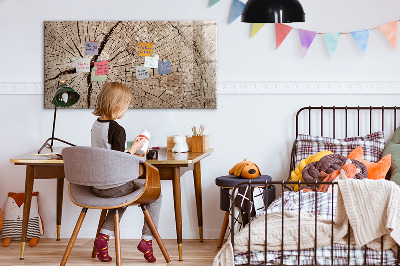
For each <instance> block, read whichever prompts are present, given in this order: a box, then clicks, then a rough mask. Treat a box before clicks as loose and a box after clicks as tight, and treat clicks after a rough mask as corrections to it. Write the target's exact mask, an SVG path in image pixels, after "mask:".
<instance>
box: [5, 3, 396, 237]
mask: <svg viewBox="0 0 400 266" xmlns="http://www.w3.org/2000/svg"><path fill="white" fill-rule="evenodd" d="M109 3H110V2H109V1H105V0H97V1H77V0H70V1H50V0H42V1H28V0H24V1H22V0H0V32H1V44H0V48H1V49H0V58H1V59H2V63H1V64H0V85H1V83H13V82H14V83H18V82H28V83H34V82H42V81H43V21H45V20H181V19H186V20H217V21H218V80H219V81H274V80H275V81H300V80H303V81H333V80H336V81H399V80H400V79H399V75H398V71H399V70H398V69H399V63H398V62H400V61H399V54H400V53H399V52H395V51H393V50H391V48H390V45H389V44H388V43H387V42H386V41H385V39H384V37H383V35H382V34H381V33H380V32H379V31H377V30H376V31H372V33H371V39H370V43H369V48H368V51H367V54H366V55H365V56H364V57H363V56H361V53H360V52H359V50H358V48H357V46H356V44H355V42H354V40H352V38H351V36H349V35H345V36H343V38H342V40H341V43H340V44H339V48H338V50H337V53H336V56H335V58H334V59H332V60H331V59H329V55H328V53H327V51H326V47H325V44H324V43H323V40H322V37H321V36H318V37H317V39H316V40H315V43H313V44H312V46H311V49H310V50H309V52H308V54H307V56H306V58H305V59H301V55H300V53H301V51H300V45H299V40H298V34H297V32H296V31H294V32H292V33H290V35H289V36H288V38H287V40H286V41H285V42H284V43H283V44H282V46H281V47H280V48H279V50H278V51H275V50H274V46H275V36H274V29H273V25H266V26H265V27H264V28H263V29H262V30H261V31H260V33H259V34H258V35H256V36H255V37H254V38H253V39H250V38H249V36H250V33H251V26H250V25H249V24H244V23H240V22H239V21H235V22H234V23H233V24H232V25H228V24H227V20H228V18H229V12H230V4H231V1H230V0H221V1H220V2H219V3H217V4H216V5H215V6H214V7H212V8H211V9H208V7H207V6H208V0H201V1H200V0H185V1H183V0H181V1H179V0H171V1H163V0H147V1H132V0H123V1H122V0H120V1H114V2H113V3H112V4H109ZM143 3H145V5H146V6H145V7H141V6H140V5H141V4H143ZM302 4H303V6H304V9H305V11H306V20H307V22H306V23H303V24H299V23H297V24H293V26H294V27H301V28H304V29H309V30H316V31H321V32H328V31H351V30H359V29H363V28H366V27H375V26H378V25H380V24H383V23H386V22H390V21H393V20H396V19H399V17H398V10H399V8H400V2H398V1H389V0H385V1H380V2H379V3H377V2H376V1H372V0H363V1H362V0H353V1H351V2H349V1H344V0H337V1H330V2H327V1H316V0H303V1H302ZM333 93H334V92H333ZM399 99H400V97H399V95H398V94H393V95H379V94H375V95H366V94H365V95H362V94H359V95H354V94H346V95H338V94H331V95H326V94H324V95H318V94H313V95H312V94H295V95H290V94H277V93H274V94H258V95H229V94H219V95H218V99H217V104H218V108H217V109H216V110H129V111H128V113H127V115H126V116H125V117H124V118H123V119H122V120H121V124H122V125H123V126H124V127H125V128H126V131H127V135H128V138H133V137H134V136H136V135H137V133H138V132H139V131H140V130H141V129H142V128H147V129H148V130H149V131H150V132H152V137H153V141H154V142H153V143H152V144H153V145H154V146H165V145H166V138H167V136H169V135H172V134H176V133H183V134H189V133H190V127H191V126H192V125H193V124H197V125H198V124H200V123H204V124H206V125H207V133H208V134H209V135H210V137H211V139H210V144H211V146H212V147H214V148H215V152H214V153H213V154H212V155H211V156H210V157H208V158H206V159H204V161H203V162H202V171H203V172H202V177H203V178H202V182H203V212H204V230H205V238H218V235H219V230H220V226H221V222H222V217H223V214H222V212H221V211H220V210H219V191H218V188H217V187H216V186H215V183H214V179H215V177H217V176H220V175H225V174H227V172H228V170H229V169H230V168H231V167H232V166H233V165H234V164H235V163H236V162H238V161H240V160H242V159H244V158H246V157H247V158H248V159H249V160H252V161H255V162H256V163H257V164H258V165H259V166H260V168H261V171H262V172H263V174H269V175H271V176H272V177H273V179H275V180H280V179H282V178H284V177H285V176H286V173H287V171H288V164H289V160H288V159H289V153H290V146H291V143H292V141H293V138H294V127H293V125H294V115H295V112H296V111H297V110H298V109H299V108H301V107H302V106H308V105H337V106H339V105H377V106H382V105H387V106H391V105H396V104H397V105H399V104H398V102H399ZM0 113H1V115H0V125H1V126H0V207H3V206H4V203H5V200H6V197H7V192H9V191H13V192H22V191H23V190H24V177H25V168H24V167H23V166H14V165H12V164H11V163H9V162H8V160H9V158H11V157H14V156H17V155H20V154H22V153H26V152H28V151H31V150H35V149H37V148H38V147H40V146H41V144H42V143H43V141H44V140H45V139H46V138H47V137H49V136H50V134H51V123H52V115H53V111H52V110H45V109H43V95H15V94H10V95H5V94H3V95H0ZM94 119H95V118H94V116H93V115H92V114H91V110H61V111H59V113H58V119H57V120H58V121H57V128H56V135H57V137H59V138H62V139H66V140H69V141H71V142H72V143H75V144H78V145H89V144H90V128H91V124H92V122H93V120H94ZM181 184H182V210H183V211H182V216H183V237H184V238H196V237H197V217H196V211H195V199H194V191H193V181H192V176H191V174H190V173H186V174H185V175H184V176H183V177H182V183H181ZM34 190H35V191H39V192H40V196H39V197H40V201H39V205H40V211H41V215H42V217H43V220H44V222H45V227H46V228H45V229H46V235H45V237H55V226H54V225H55V218H56V217H55V209H56V182H55V180H50V181H48V180H47V181H46V180H38V181H36V182H35V186H34ZM162 191H163V195H164V198H163V199H164V201H163V207H162V213H161V218H160V226H159V230H160V233H161V235H162V237H164V238H175V237H176V235H175V220H174V216H173V215H171V213H172V211H173V200H172V188H171V182H169V181H163V182H162ZM63 206H64V209H63V210H64V214H63V220H62V233H61V236H62V237H69V236H70V234H71V232H72V230H73V227H74V224H75V222H76V219H77V217H78V213H79V211H80V210H79V208H78V207H76V206H74V205H73V204H72V203H71V202H70V200H69V198H68V195H67V191H66V190H65V191H64V205H63ZM98 215H99V212H97V211H90V212H89V213H88V216H87V218H86V221H85V222H84V224H83V227H82V229H81V233H80V235H79V236H80V237H93V234H94V231H95V228H96V227H97V221H98ZM138 217H140V218H138ZM141 217H142V216H141V214H140V211H139V209H138V208H130V210H129V211H128V212H126V215H125V217H124V219H123V220H122V221H121V226H122V237H123V238H139V237H140V229H141V224H142V218H141Z"/></svg>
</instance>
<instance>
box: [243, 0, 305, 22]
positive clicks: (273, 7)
mask: <svg viewBox="0 0 400 266" xmlns="http://www.w3.org/2000/svg"><path fill="white" fill-rule="evenodd" d="M242 22H247V23H290V22H304V10H303V7H302V6H301V4H300V2H299V1H298V0H249V1H247V3H246V4H245V6H244V8H243V12H242Z"/></svg>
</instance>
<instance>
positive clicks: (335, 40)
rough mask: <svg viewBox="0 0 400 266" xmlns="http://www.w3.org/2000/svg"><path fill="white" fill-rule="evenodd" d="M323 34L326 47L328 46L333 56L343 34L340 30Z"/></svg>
mask: <svg viewBox="0 0 400 266" xmlns="http://www.w3.org/2000/svg"><path fill="white" fill-rule="evenodd" d="M323 36H324V40H325V44H326V48H328V53H329V55H330V56H331V58H332V57H333V54H334V53H335V51H336V48H337V47H338V44H339V39H340V36H342V34H340V33H339V32H333V33H325V34H324V35H323Z"/></svg>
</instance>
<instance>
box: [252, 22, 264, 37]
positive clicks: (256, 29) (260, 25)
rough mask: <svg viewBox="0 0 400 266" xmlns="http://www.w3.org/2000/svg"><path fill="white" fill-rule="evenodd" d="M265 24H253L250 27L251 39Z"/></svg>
mask: <svg viewBox="0 0 400 266" xmlns="http://www.w3.org/2000/svg"><path fill="white" fill-rule="evenodd" d="M265 24H266V23H253V25H252V27H251V38H253V37H254V35H256V34H257V33H258V32H259V31H260V30H261V28H262V27H264V25H265Z"/></svg>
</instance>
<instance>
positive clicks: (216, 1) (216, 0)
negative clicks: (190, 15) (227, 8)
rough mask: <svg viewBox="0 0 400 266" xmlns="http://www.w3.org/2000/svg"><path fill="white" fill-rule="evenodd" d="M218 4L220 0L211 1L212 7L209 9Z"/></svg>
mask: <svg viewBox="0 0 400 266" xmlns="http://www.w3.org/2000/svg"><path fill="white" fill-rule="evenodd" d="M218 2H219V0H210V5H209V6H208V7H212V6H213V5H215V4H216V3H218Z"/></svg>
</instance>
